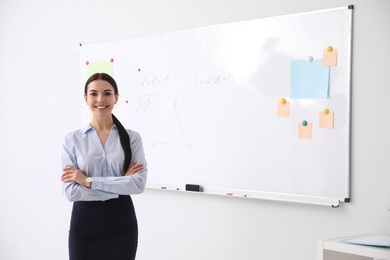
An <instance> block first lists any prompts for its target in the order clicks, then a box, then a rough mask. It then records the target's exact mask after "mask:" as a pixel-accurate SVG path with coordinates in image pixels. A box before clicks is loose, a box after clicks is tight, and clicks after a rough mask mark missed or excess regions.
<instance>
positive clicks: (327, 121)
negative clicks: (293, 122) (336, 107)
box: [319, 112, 334, 128]
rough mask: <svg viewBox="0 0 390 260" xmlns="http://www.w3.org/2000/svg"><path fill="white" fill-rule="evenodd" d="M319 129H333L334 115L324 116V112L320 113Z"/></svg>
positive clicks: (331, 113) (330, 113)
mask: <svg viewBox="0 0 390 260" xmlns="http://www.w3.org/2000/svg"><path fill="white" fill-rule="evenodd" d="M319 119H320V120H319V121H320V128H333V127H334V123H333V122H334V113H333V112H329V114H327V115H326V114H325V113H324V112H320V118H319Z"/></svg>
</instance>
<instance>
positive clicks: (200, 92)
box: [80, 6, 352, 206]
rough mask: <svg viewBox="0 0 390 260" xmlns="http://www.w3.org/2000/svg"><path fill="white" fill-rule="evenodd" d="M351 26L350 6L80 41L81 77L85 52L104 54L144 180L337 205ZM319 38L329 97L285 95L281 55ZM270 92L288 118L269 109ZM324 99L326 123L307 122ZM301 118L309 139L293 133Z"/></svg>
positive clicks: (307, 51)
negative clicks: (139, 149)
mask: <svg viewBox="0 0 390 260" xmlns="http://www.w3.org/2000/svg"><path fill="white" fill-rule="evenodd" d="M351 34H352V8H351V6H349V7H342V8H335V9H329V10H321V11H316V12H310V13H302V14H294V15H286V16H279V17H272V18H264V19H255V20H249V21H242V22H235V23H229V24H222V25H216V26H207V27H202V28H195V29H189V30H182V31H174V32H166V33H159V34H153V35H143V36H139V37H131V38H123V39H117V40H110V41H105V42H96V43H83V44H81V45H80V46H81V47H80V71H81V80H82V82H83V84H84V82H85V81H86V79H87V70H88V66H87V65H86V62H87V61H88V62H90V63H93V62H101V61H109V60H110V59H113V61H112V66H113V69H112V70H113V76H114V78H115V80H116V81H117V83H118V87H119V108H117V109H114V111H113V113H114V114H115V115H116V116H117V117H118V118H119V120H120V121H121V122H122V123H123V125H124V126H125V127H126V128H130V129H133V130H135V131H138V132H139V133H140V134H141V136H142V138H143V144H144V148H145V152H146V157H147V161H148V169H149V176H148V184H147V185H148V187H150V188H161V187H163V186H164V187H169V188H179V189H180V190H181V191H180V192H183V190H184V189H185V185H186V184H199V185H201V186H202V188H203V192H202V194H205V193H206V194H208V193H210V194H219V195H224V196H229V195H227V194H234V196H236V195H237V196H240V197H245V198H259V199H270V200H284V201H292V202H302V203H313V204H325V205H333V206H338V204H339V202H340V201H341V202H348V201H349V195H350V194H349V179H350V103H351V100H350V96H351V94H350V91H351V45H352V40H351V39H352V35H351ZM327 46H333V47H334V48H335V49H337V50H338V56H337V66H335V67H330V75H329V96H328V98H303V99H292V98H290V81H291V61H292V60H306V59H307V57H308V56H312V57H313V58H314V59H322V55H323V52H324V49H326V48H327ZM281 98H286V99H287V100H288V101H289V102H290V116H289V117H277V116H276V105H277V102H278V100H280V99H281ZM324 108H328V109H329V110H331V111H334V128H333V129H321V128H319V127H318V125H319V119H318V117H319V112H321V111H322V110H323V109H324ZM88 118H89V115H88V107H86V106H83V108H82V121H83V122H82V125H85V124H86V123H87V122H88ZM302 120H307V121H308V122H311V123H312V139H298V137H297V136H298V127H297V125H298V124H299V123H300V122H302ZM180 192H178V193H180ZM230 196H231V195H230Z"/></svg>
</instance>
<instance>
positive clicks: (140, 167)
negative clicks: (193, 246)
mask: <svg viewBox="0 0 390 260" xmlns="http://www.w3.org/2000/svg"><path fill="white" fill-rule="evenodd" d="M143 166H144V165H143V164H141V163H139V164H137V162H136V161H135V162H133V163H132V164H130V166H129V169H128V170H127V172H126V174H125V176H131V175H133V174H136V173H138V172H140V171H142V170H143V169H144V167H143Z"/></svg>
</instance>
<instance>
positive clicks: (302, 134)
mask: <svg viewBox="0 0 390 260" xmlns="http://www.w3.org/2000/svg"><path fill="white" fill-rule="evenodd" d="M298 139H311V123H307V125H306V126H303V125H302V123H301V122H300V123H298Z"/></svg>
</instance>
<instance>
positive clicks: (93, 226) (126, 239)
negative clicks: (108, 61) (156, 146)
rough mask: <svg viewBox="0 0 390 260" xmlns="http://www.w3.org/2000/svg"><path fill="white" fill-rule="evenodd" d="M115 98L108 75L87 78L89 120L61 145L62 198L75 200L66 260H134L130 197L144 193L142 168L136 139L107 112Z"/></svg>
mask: <svg viewBox="0 0 390 260" xmlns="http://www.w3.org/2000/svg"><path fill="white" fill-rule="evenodd" d="M118 96H119V94H118V88H117V85H116V82H115V81H114V79H113V78H112V77H111V76H109V75H108V74H104V73H97V74H94V75H92V76H91V77H90V78H89V79H88V80H87V82H86V84H85V91H84V98H85V102H86V104H87V105H88V106H89V108H90V110H91V111H92V114H93V119H92V121H91V123H90V124H89V125H87V126H86V127H85V128H83V129H80V130H76V131H73V132H71V133H69V134H67V135H66V137H65V140H64V142H63V144H62V167H63V174H62V176H61V181H62V182H63V193H64V195H65V196H66V197H67V198H68V199H69V200H70V201H74V203H73V210H72V219H71V223H70V231H69V257H70V260H79V259H83V260H86V259H93V260H98V259H110V260H111V259H115V260H122V259H123V260H130V259H135V255H136V251H137V243H138V226H137V218H136V215H135V212H134V207H133V203H132V200H131V197H130V194H138V193H142V192H143V190H144V188H145V184H146V176H147V166H146V161H145V155H144V150H143V145H142V140H141V137H140V135H139V134H138V133H137V132H134V131H132V130H129V129H127V130H126V129H125V128H124V127H123V126H122V124H121V123H120V122H119V121H118V119H117V118H116V117H115V116H114V115H113V114H112V113H111V112H112V109H113V108H114V105H115V104H116V103H117V102H118Z"/></svg>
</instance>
